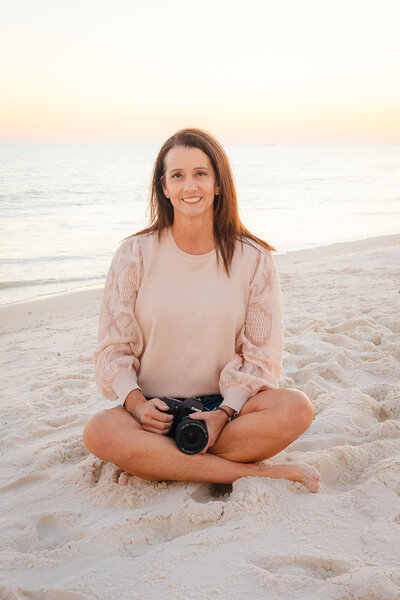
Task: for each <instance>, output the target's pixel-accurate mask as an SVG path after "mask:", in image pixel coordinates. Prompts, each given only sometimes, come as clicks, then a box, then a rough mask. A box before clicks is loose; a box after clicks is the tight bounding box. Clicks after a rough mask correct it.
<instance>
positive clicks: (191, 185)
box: [184, 176, 196, 191]
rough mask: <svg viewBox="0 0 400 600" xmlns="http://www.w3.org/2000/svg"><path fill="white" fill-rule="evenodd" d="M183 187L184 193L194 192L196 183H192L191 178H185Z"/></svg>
mask: <svg viewBox="0 0 400 600" xmlns="http://www.w3.org/2000/svg"><path fill="white" fill-rule="evenodd" d="M184 187H185V190H186V191H190V190H194V189H195V188H196V183H195V182H194V180H193V179H192V177H190V176H189V177H186V179H185V186H184Z"/></svg>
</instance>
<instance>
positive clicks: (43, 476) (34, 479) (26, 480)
mask: <svg viewBox="0 0 400 600" xmlns="http://www.w3.org/2000/svg"><path fill="white" fill-rule="evenodd" d="M49 479H50V475H48V474H47V473H31V474H30V475H25V476H24V477H20V478H18V479H15V481H12V482H11V483H8V484H7V485H4V486H3V487H2V488H0V492H3V491H7V490H13V489H15V488H21V487H23V486H26V485H32V484H35V483H40V482H42V481H47V480H49Z"/></svg>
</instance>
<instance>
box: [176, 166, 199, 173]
mask: <svg viewBox="0 0 400 600" xmlns="http://www.w3.org/2000/svg"><path fill="white" fill-rule="evenodd" d="M194 168H195V169H205V170H206V171H208V167H194ZM174 171H182V168H180V169H171V170H170V173H173V172H174Z"/></svg>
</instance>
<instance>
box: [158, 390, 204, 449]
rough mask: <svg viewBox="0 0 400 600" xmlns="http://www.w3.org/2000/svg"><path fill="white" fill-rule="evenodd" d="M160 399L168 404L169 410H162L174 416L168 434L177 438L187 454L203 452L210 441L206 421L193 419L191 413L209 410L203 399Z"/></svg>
mask: <svg viewBox="0 0 400 600" xmlns="http://www.w3.org/2000/svg"><path fill="white" fill-rule="evenodd" d="M160 400H162V401H163V402H165V404H167V406H168V410H163V411H162V412H163V413H166V414H167V415H173V417H174V420H173V421H172V425H171V429H170V430H169V432H168V436H169V437H172V438H175V442H176V445H177V446H178V448H179V450H180V451H181V452H184V453H185V454H197V453H198V452H201V451H202V450H203V448H205V447H206V446H207V443H208V431H207V426H206V424H205V422H204V421H200V420H199V419H191V418H190V417H189V415H190V414H191V413H194V412H203V411H206V410H207V409H206V408H204V406H203V403H202V401H201V400H200V399H199V398H185V399H184V400H178V399H177V398H170V397H169V396H165V397H163V398H160Z"/></svg>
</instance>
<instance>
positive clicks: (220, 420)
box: [189, 410, 228, 454]
mask: <svg viewBox="0 0 400 600" xmlns="http://www.w3.org/2000/svg"><path fill="white" fill-rule="evenodd" d="M189 417H190V418H191V419H199V420H200V421H204V422H205V424H206V427H207V431H208V443H207V446H206V447H205V448H203V450H202V451H201V452H199V454H205V453H206V452H207V450H208V448H211V446H214V444H215V442H216V441H217V439H218V436H219V434H220V433H221V431H222V430H223V428H224V426H225V425H226V424H227V422H228V419H227V417H226V415H225V413H224V412H223V411H222V410H216V411H213V410H210V411H202V412H196V413H191V414H190V415H189Z"/></svg>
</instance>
